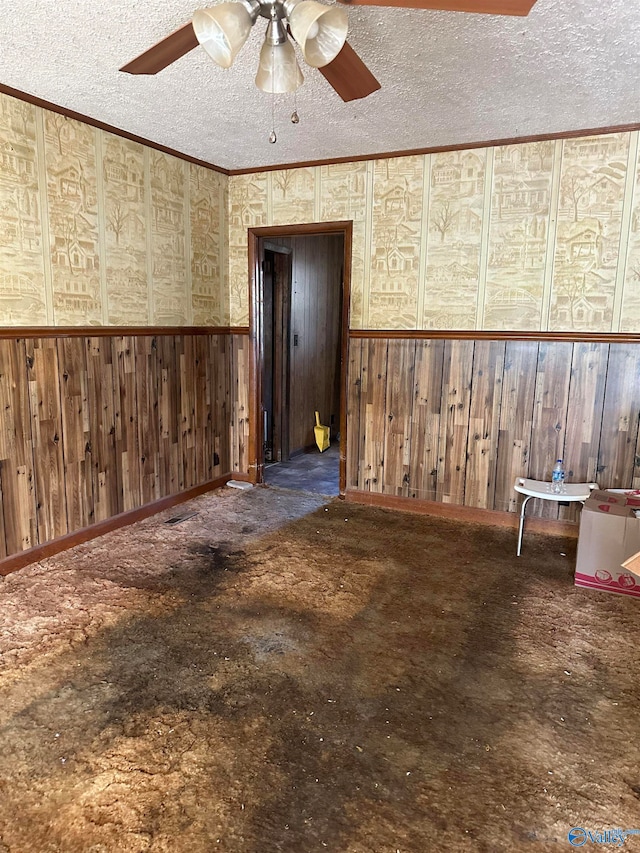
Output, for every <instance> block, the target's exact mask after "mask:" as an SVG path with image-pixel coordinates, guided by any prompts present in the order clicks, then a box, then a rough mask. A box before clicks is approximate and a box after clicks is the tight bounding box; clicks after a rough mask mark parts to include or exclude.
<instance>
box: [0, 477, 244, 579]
mask: <svg viewBox="0 0 640 853" xmlns="http://www.w3.org/2000/svg"><path fill="white" fill-rule="evenodd" d="M231 479H234V480H243V479H248V475H247V474H238V473H232V474H225V475H224V476H223V477H218V478H217V479H216V480H210V481H209V482H207V483H201V484H200V485H199V486H194V487H193V488H191V489H187V490H186V491H184V492H179V493H178V494H177V495H168V496H167V497H166V498H160V499H159V500H157V501H153V502H152V503H148V504H145V505H144V506H141V507H138V508H137V509H131V510H129V511H128V512H121V513H119V514H118V515H114V516H113V517H112V518H107V519H105V520H104V521H99V522H97V523H96V524H92V525H91V526H90V527H83V528H82V529H81V530H76V531H74V532H73V533H67V534H66V535H65V536H60V537H58V538H57V539H52V540H51V542H45V543H44V544H43V545H36V546H35V547H34V548H29V550H28V551H21V552H20V553H19V554H12V555H11V556H10V557H5V559H4V560H0V575H8V574H11V572H15V571H17V570H18V569H23V568H24V567H25V566H28V565H30V564H31V563H37V562H38V560H44V558H45V557H52V556H53V555H54V554H59V553H60V552H61V551H67V550H68V549H69V548H74V547H75V546H76V545H80V544H82V543H83V542H88V541H89V540H90V539H96V538H97V537H98V536H103V535H104V534H105V533H110V532H111V531H112V530H118V528H120V527H126V526H127V525H129V524H134V523H135V522H136V521H141V520H142V519H143V518H149V516H151V515H156V513H158V512H162V511H163V510H165V509H169V508H170V507H172V506H175V505H176V504H180V503H184V502H185V501H189V500H192V498H197V497H199V496H200V495H204V494H205V493H206V492H211V491H213V490H214V489H219V488H220V487H221V486H224V485H225V483H227V481H228V480H231Z"/></svg>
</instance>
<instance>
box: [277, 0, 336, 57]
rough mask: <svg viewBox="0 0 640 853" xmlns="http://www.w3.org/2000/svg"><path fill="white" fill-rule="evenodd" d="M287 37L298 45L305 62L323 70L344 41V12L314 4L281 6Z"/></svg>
mask: <svg viewBox="0 0 640 853" xmlns="http://www.w3.org/2000/svg"><path fill="white" fill-rule="evenodd" d="M284 6H285V10H286V12H287V17H288V20H289V26H290V27H291V34H292V35H293V37H294V39H295V40H296V41H297V42H298V44H299V45H300V49H301V50H302V55H303V56H304V59H305V62H306V63H307V64H308V65H311V66H312V68H323V67H324V66H325V65H328V64H329V63H330V62H333V60H334V59H335V58H336V56H337V55H338V54H339V53H340V51H341V50H342V48H343V46H344V43H345V41H346V40H347V30H348V28H349V19H348V16H347V13H346V12H345V10H344V9H340V8H339V7H337V6H325V5H324V4H323V3H317V2H316V0H301V2H298V3H295V2H289V3H286V2H285V4H284Z"/></svg>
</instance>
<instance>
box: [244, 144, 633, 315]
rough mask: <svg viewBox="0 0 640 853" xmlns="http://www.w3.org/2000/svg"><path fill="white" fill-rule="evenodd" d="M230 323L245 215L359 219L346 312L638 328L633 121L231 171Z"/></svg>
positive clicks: (248, 219) (279, 220)
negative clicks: (473, 144) (554, 134)
mask: <svg viewBox="0 0 640 853" xmlns="http://www.w3.org/2000/svg"><path fill="white" fill-rule="evenodd" d="M229 194H230V221H229V255H230V264H229V275H230V310H231V321H232V322H233V323H238V324H245V323H247V321H248V308H247V301H248V294H247V286H246V279H247V244H246V229H247V228H248V227H251V226H259V225H288V224H291V223H295V222H311V221H330V220H339V219H353V220H354V241H353V280H352V305H351V326H352V327H353V328H363V329H367V328H370V329H476V330H492V329H493V330H509V329H510V330H520V331H524V330H529V331H546V330H550V331H603V332H617V331H621V332H623V331H624V332H638V331H640V162H639V159H638V133H635V132H634V133H618V134H608V135H602V136H592V137H582V138H579V139H568V140H557V141H551V142H531V143H520V144H516V145H505V146H498V147H491V148H484V149H474V150H469V151H451V152H444V153H438V154H430V155H429V154H427V155H420V156H408V157H400V158H393V159H381V160H375V161H369V162H366V163H347V164H339V165H329V166H315V167H309V168H298V169H287V170H281V171H274V172H265V173H256V174H252V175H243V176H238V177H232V178H231V179H230V187H229Z"/></svg>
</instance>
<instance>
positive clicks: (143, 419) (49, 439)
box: [0, 328, 249, 573]
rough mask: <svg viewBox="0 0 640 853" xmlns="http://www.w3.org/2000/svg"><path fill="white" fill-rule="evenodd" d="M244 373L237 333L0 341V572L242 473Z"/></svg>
mask: <svg viewBox="0 0 640 853" xmlns="http://www.w3.org/2000/svg"><path fill="white" fill-rule="evenodd" d="M116 332H117V333H116ZM248 368H249V347H248V337H247V335H246V333H245V330H243V329H239V330H233V329H208V330H203V329H178V330H175V329H172V330H166V329H162V330H160V329H158V330H153V329H143V330H141V329H136V330H133V331H132V333H126V332H124V331H123V330H120V329H119V330H113V329H105V328H101V329H83V330H76V329H74V330H67V329H65V330H60V329H50V330H49V329H38V330H28V331H26V333H25V334H24V336H23V337H21V336H19V334H17V333H16V332H15V331H13V332H12V333H11V334H1V335H0V406H1V407H2V418H1V420H0V497H1V501H2V512H1V513H0V573H6V571H7V570H8V568H9V567H10V566H11V557H12V556H13V555H21V554H23V553H24V552H26V551H31V550H32V549H36V550H35V551H33V558H32V559H37V558H38V552H37V548H38V546H44V545H46V544H47V543H51V542H52V541H54V540H58V539H60V540H61V538H62V537H64V541H66V542H68V543H69V544H74V541H73V538H72V536H71V535H72V534H74V533H76V532H79V531H84V533H83V535H82V539H87V538H89V536H87V535H86V530H87V529H88V528H89V529H90V528H91V527H92V526H93V525H96V535H97V534H99V533H101V532H104V530H105V522H110V520H112V519H115V518H116V517H120V516H122V521H123V523H128V522H129V521H131V520H135V519H136V518H137V517H139V514H136V513H135V511H136V510H139V509H140V508H143V507H146V506H151V505H155V504H157V505H158V506H157V508H158V509H160V508H163V507H164V506H165V505H169V503H168V502H167V501H166V500H163V499H167V498H175V497H176V496H179V495H181V494H184V496H185V497H190V496H193V494H195V493H196V492H199V491H205V490H206V487H207V485H208V484H211V487H214V486H215V485H216V484H218V485H219V484H220V482H222V481H223V480H224V478H225V476H228V475H230V474H233V475H234V476H237V475H238V474H239V475H244V474H246V472H247V463H248V460H247V451H248V424H249V419H248V384H249V378H248ZM172 502H173V503H175V502H177V501H175V500H173V501H172ZM114 526H117V525H116V524H112V523H110V524H109V529H113V527H114ZM48 552H51V549H50V548H49V549H48ZM42 555H44V552H43V554H42ZM42 555H40V556H42ZM2 561H4V562H2ZM22 564H24V562H22ZM16 567H17V566H16Z"/></svg>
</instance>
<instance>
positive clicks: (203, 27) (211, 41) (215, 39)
mask: <svg viewBox="0 0 640 853" xmlns="http://www.w3.org/2000/svg"><path fill="white" fill-rule="evenodd" d="M256 6H257V4H256ZM249 8H251V7H250V6H248V5H245V4H244V3H241V2H239V3H219V4H218V5H217V6H214V7H213V8H212V9H198V10H197V11H195V12H194V13H193V31H194V33H195V34H196V38H197V39H198V41H199V43H200V45H201V46H202V47H203V48H204V49H205V50H206V52H207V53H208V54H209V56H210V57H211V59H213V61H214V62H215V63H216V64H217V65H219V66H220V67H221V68H231V66H232V65H233V61H234V59H235V58H236V56H237V55H238V52H239V51H240V49H241V48H242V46H243V45H244V43H245V42H246V40H247V38H248V37H249V33H250V32H251V27H252V26H253V24H254V21H255V20H256V16H257V12H255V10H252V11H249Z"/></svg>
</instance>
